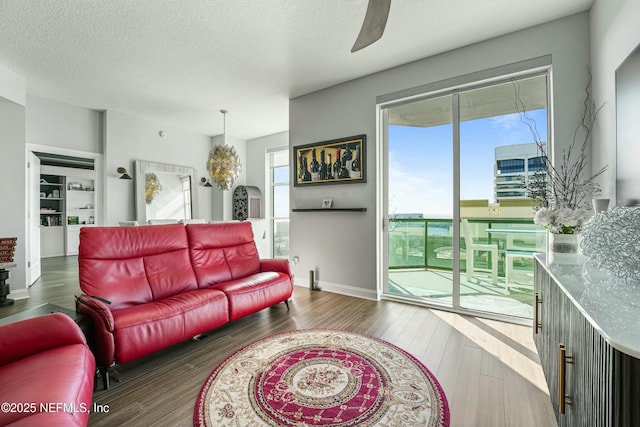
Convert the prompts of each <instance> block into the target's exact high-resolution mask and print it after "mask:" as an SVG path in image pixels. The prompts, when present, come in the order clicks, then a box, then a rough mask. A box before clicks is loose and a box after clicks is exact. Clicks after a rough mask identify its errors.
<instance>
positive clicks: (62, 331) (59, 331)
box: [0, 313, 87, 366]
mask: <svg viewBox="0 0 640 427" xmlns="http://www.w3.org/2000/svg"><path fill="white" fill-rule="evenodd" d="M73 344H84V345H86V344H87V341H86V339H85V337H84V334H83V333H82V330H81V329H80V327H79V326H78V325H76V323H75V322H74V321H73V319H72V318H71V317H69V316H67V315H66V314H62V313H51V314H46V315H43V316H38V317H33V318H31V319H25V320H19V321H17V322H14V323H9V324H8V325H4V326H0V366H2V365H6V364H8V363H11V362H14V361H16V360H20V359H23V358H25V357H28V356H31V355H34V354H37V353H42V352H44V351H47V350H51V349H54V348H57V347H63V346H66V345H73Z"/></svg>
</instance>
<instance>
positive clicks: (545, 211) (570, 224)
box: [533, 208, 591, 234]
mask: <svg viewBox="0 0 640 427" xmlns="http://www.w3.org/2000/svg"><path fill="white" fill-rule="evenodd" d="M590 218H591V210H590V209H571V208H557V209H552V208H540V209H538V211H537V212H536V214H535V216H534V218H533V222H534V223H535V224H537V225H543V226H545V227H547V228H548V229H549V231H550V232H552V233H556V234H559V233H565V232H579V231H580V229H581V228H582V226H583V225H584V223H586V222H587V221H588V220H589V219H590ZM567 229H570V230H567Z"/></svg>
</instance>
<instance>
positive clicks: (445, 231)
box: [389, 218, 546, 277]
mask: <svg viewBox="0 0 640 427" xmlns="http://www.w3.org/2000/svg"><path fill="white" fill-rule="evenodd" d="M468 221H469V229H470V234H471V236H467V238H469V237H470V238H471V239H473V242H475V243H489V244H497V245H498V275H499V276H502V277H504V275H505V260H506V254H507V253H511V254H513V253H520V254H522V255H530V254H532V253H534V252H544V250H545V246H546V241H545V238H546V235H545V233H544V229H543V228H542V227H539V226H537V225H535V224H534V223H533V221H532V220H526V219H491V220H488V219H471V218H470V219H469V220H468ZM460 248H461V257H460V259H461V261H460V262H461V264H460V270H461V271H465V270H466V257H467V256H470V254H467V253H466V243H465V236H464V233H463V231H462V230H461V236H460ZM473 256H475V258H474V265H475V267H476V268H477V267H480V268H482V267H488V266H489V265H490V264H491V261H492V260H491V259H490V258H489V257H490V256H491V255H490V254H489V253H483V252H475V253H474V255H473ZM517 263H518V265H517V269H520V270H524V271H531V272H533V260H532V259H531V256H522V257H520V258H519V259H518V260H517ZM389 268H390V269H401V268H403V269H409V268H420V269H440V270H453V222H452V220H450V219H433V218H419V219H413V218H412V219H406V218H395V219H390V220H389Z"/></svg>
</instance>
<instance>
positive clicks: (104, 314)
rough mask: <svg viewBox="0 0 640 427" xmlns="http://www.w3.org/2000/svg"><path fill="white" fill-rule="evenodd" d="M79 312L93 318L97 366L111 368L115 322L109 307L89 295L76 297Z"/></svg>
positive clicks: (113, 353)
mask: <svg viewBox="0 0 640 427" xmlns="http://www.w3.org/2000/svg"><path fill="white" fill-rule="evenodd" d="M76 304H77V307H78V311H79V312H81V313H84V314H87V315H89V316H91V319H92V320H93V339H94V346H95V349H94V351H95V357H96V365H97V366H98V367H101V368H106V367H109V366H111V364H112V363H113V361H114V358H115V341H114V337H113V330H114V328H115V322H114V320H113V313H111V310H110V309H109V306H108V305H107V304H106V303H104V302H102V301H100V300H99V299H96V298H93V297H90V296H89V295H84V294H81V295H76Z"/></svg>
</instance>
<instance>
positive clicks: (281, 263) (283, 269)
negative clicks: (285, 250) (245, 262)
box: [260, 258, 293, 282]
mask: <svg viewBox="0 0 640 427" xmlns="http://www.w3.org/2000/svg"><path fill="white" fill-rule="evenodd" d="M267 271H276V272H280V273H285V274H287V275H288V276H289V277H290V278H291V281H292V282H293V275H292V274H291V268H290V267H289V260H288V259H283V258H265V259H261V260H260V272H267Z"/></svg>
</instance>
